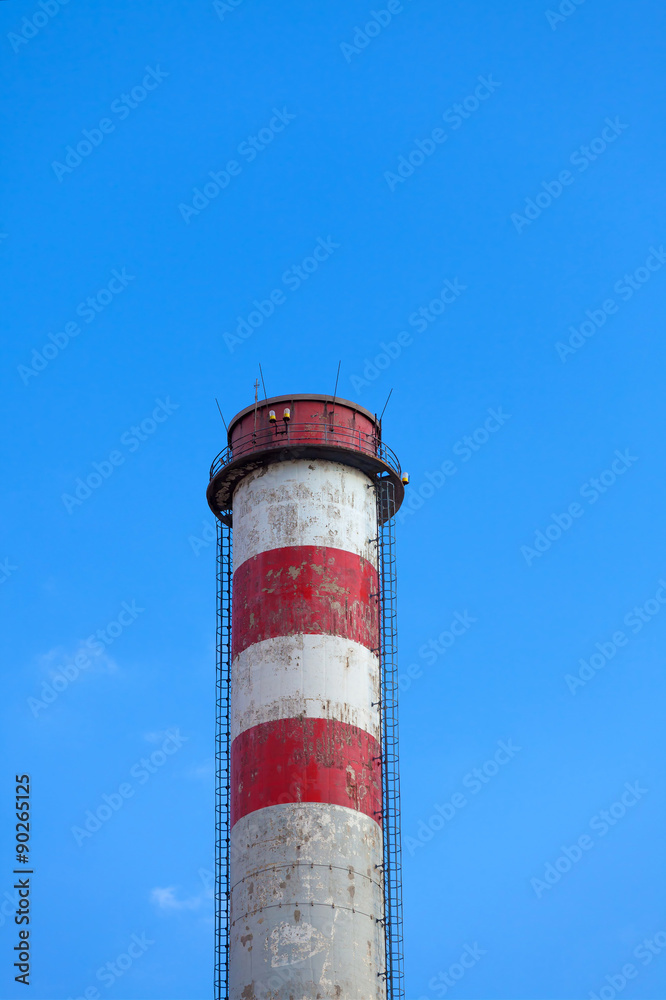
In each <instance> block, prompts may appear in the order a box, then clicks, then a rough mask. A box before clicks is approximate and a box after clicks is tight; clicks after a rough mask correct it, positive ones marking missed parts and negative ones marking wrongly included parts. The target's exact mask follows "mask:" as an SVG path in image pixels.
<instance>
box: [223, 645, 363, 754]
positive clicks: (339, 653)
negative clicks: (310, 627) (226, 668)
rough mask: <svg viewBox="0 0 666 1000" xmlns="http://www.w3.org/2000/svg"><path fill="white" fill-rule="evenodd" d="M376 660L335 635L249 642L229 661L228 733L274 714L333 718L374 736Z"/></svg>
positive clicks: (237, 732)
mask: <svg viewBox="0 0 666 1000" xmlns="http://www.w3.org/2000/svg"><path fill="white" fill-rule="evenodd" d="M378 701H379V660H378V658H377V655H376V654H375V653H373V652H371V650H369V649H367V648H366V647H365V646H362V645H361V644H360V643H358V642H353V641H352V640H351V639H345V638H342V637H341V636H335V635H280V636H276V637H275V638H273V639H264V640H263V641H262V642H256V643H253V644H252V645H251V646H248V648H247V649H244V650H243V651H242V652H241V653H239V654H238V656H237V657H236V658H235V660H234V662H233V664H232V667H231V739H232V740H233V739H235V738H236V736H238V734H239V733H242V732H244V731H245V730H246V729H249V728H250V727H251V726H258V725H259V724H260V723H262V722H272V721H274V720H276V719H293V718H296V717H299V716H300V717H305V718H309V719H334V720H336V721H338V722H347V723H349V724H350V725H352V726H358V727H359V728H360V729H363V730H365V731H366V732H368V733H370V735H371V736H374V737H375V739H376V740H379V707H378V705H377V702H378Z"/></svg>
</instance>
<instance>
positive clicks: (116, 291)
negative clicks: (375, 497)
mask: <svg viewBox="0 0 666 1000" xmlns="http://www.w3.org/2000/svg"><path fill="white" fill-rule="evenodd" d="M44 2H45V6H46V8H48V11H50V12H51V13H48V12H47V13H45V12H44V7H39V6H38V4H37V3H36V2H32V0H30V2H25V0H8V2H6V3H3V5H2V8H1V9H0V46H1V47H2V56H3V57H2V66H3V70H2V72H3V94H4V97H3V99H2V101H3V105H4V123H5V124H4V130H3V131H4V137H5V157H4V169H3V178H4V181H3V194H4V197H3V202H2V208H1V209H0V234H1V236H0V258H1V266H2V274H3V279H4V281H3V285H4V291H3V296H2V300H3V308H2V315H1V323H2V332H3V338H2V341H3V348H2V349H3V362H2V366H1V369H0V372H1V375H0V377H1V379H2V392H1V399H2V407H3V410H4V417H5V424H4V426H5V433H4V435H3V452H4V484H5V489H4V491H3V492H4V506H5V510H4V516H3V531H2V548H1V551H0V560H4V562H3V563H2V573H1V574H0V577H1V579H2V583H1V584H0V600H1V601H2V604H3V606H4V607H3V612H4V615H5V622H6V624H5V626H4V628H3V636H4V639H5V646H6V652H5V684H4V691H5V696H4V699H3V710H2V721H3V725H2V729H3V740H4V743H5V748H4V757H3V759H4V761H5V765H4V771H3V774H4V779H3V780H4V795H3V796H2V802H3V805H2V815H3V817H4V818H5V820H6V822H5V823H3V827H4V828H5V829H7V828H8V826H10V825H11V824H12V822H13V820H12V796H13V794H14V793H13V783H14V774H15V773H17V774H20V773H24V772H29V773H30V775H31V778H32V801H33V829H32V845H33V851H32V857H33V859H34V866H35V875H34V876H33V878H34V887H33V923H32V924H31V928H32V937H31V944H32V948H33V953H34V958H33V974H32V981H33V986H32V992H31V996H33V997H36V998H43V1000H51V998H66V997H72V998H73V997H82V996H85V991H86V990H87V989H88V990H89V991H90V990H92V988H93V987H94V988H96V989H97V991H98V994H99V996H101V997H109V998H119V1000H120V998H127V1000H130V998H137V1000H138V998H160V1000H162V998H163V1000H167V998H168V1000H178V998H181V1000H195V998H196V1000H198V998H204V997H209V996H211V995H212V985H211V984H212V934H213V919H212V914H213V910H212V900H211V893H210V883H209V873H210V871H211V868H212V863H213V736H214V701H213V698H214V686H213V685H214V639H215V631H214V629H215V589H214V588H215V567H214V546H213V545H212V544H211V543H210V525H211V523H212V516H211V515H210V513H209V511H208V508H207V506H206V502H205V487H206V483H207V475H208V468H209V465H210V462H211V460H212V459H213V457H214V456H215V454H216V453H217V452H218V451H219V450H220V449H221V448H222V446H223V444H224V436H223V428H222V424H221V421H220V418H219V415H218V413H217V409H216V406H215V401H214V400H215V397H218V399H219V400H220V404H221V406H222V409H223V412H224V414H225V417H226V418H227V419H229V417H230V416H231V415H232V414H233V413H235V412H236V411H237V410H239V409H241V408H242V407H243V406H245V405H247V404H248V403H249V402H251V401H252V398H253V383H254V380H255V378H256V377H257V374H258V365H259V362H261V364H262V367H263V371H264V375H265V379H266V387H267V390H268V393H269V394H279V393H290V392H308V391H313V392H332V391H333V386H334V382H335V372H336V367H337V364H338V360H340V359H342V369H341V375H340V385H339V390H338V391H339V393H340V394H341V395H343V396H346V397H348V398H351V399H355V400H357V401H358V402H360V403H361V404H362V405H364V406H366V407H368V408H369V409H371V410H380V409H381V408H382V406H383V405H384V401H385V399H386V397H387V395H388V392H389V390H390V389H391V388H393V395H392V398H391V401H390V403H389V406H388V409H387V411H386V415H385V419H384V430H385V437H386V440H387V442H388V444H390V445H391V447H392V448H393V449H394V450H395V451H396V452H397V454H398V455H399V457H400V460H401V462H402V465H403V467H404V468H406V469H408V470H409V472H410V474H411V480H412V482H411V485H410V487H409V493H408V496H409V497H410V498H411V499H410V500H409V504H410V506H409V508H406V512H405V514H404V516H403V517H402V518H401V520H400V524H399V526H398V544H399V571H400V579H399V594H400V639H401V642H400V656H401V674H402V687H403V695H402V702H401V753H402V790H403V835H404V838H405V857H404V896H405V946H406V972H407V1000H421V998H428V1000H435V998H438V997H441V996H446V997H447V998H449V997H450V998H454V1000H481V998H484V1000H563V998H567V1000H568V998H579V997H583V998H587V997H589V996H591V995H592V994H596V995H597V996H598V995H599V991H602V990H605V992H604V993H602V994H601V996H602V998H603V1000H612V995H615V994H616V993H617V994H618V995H619V994H620V993H621V995H622V998H623V1000H632V998H635V1000H654V998H656V997H658V996H662V995H663V994H664V989H665V987H666V948H665V949H664V950H663V952H661V953H660V949H661V947H662V946H663V945H664V944H666V934H664V932H666V914H665V913H664V909H663V898H664V874H665V872H664V859H663V846H662V845H663V829H664V821H665V819H666V816H665V813H666V808H665V805H666V800H665V795H664V779H663V772H664V768H663V735H662V734H663V699H664V672H663V663H664V653H663V649H664V637H665V635H666V605H664V604H663V603H661V602H660V596H661V598H662V599H666V589H661V588H662V584H661V583H660V580H662V579H666V557H665V556H664V543H665V542H666V531H665V527H664V523H665V522H664V516H663V488H664V476H663V469H664V458H665V449H666V445H665V443H664V433H663V424H664V402H663V400H664V392H663V366H664V354H665V351H664V336H663V333H664V331H663V302H664V289H665V287H666V266H665V263H666V251H665V250H664V247H665V246H666V242H664V241H666V219H665V218H664V206H663V200H662V199H661V198H660V197H659V196H660V195H661V191H662V187H663V178H662V169H661V162H660V161H662V160H663V152H664V148H663V147H664V135H665V134H666V133H665V130H664V121H663V101H662V100H661V99H660V96H659V95H660V94H661V93H662V91H663V83H664V79H663V38H664V28H665V24H664V22H665V20H666V16H665V14H664V10H663V6H662V5H660V4H657V3H656V2H654V0H645V2H643V3H641V4H635V5H627V4H625V3H619V2H618V0H607V2H606V3H604V4H603V5H601V4H599V3H595V2H594V0H588V2H584V3H579V4H575V3H573V2H571V3H568V2H567V0H564V2H563V3H562V4H561V7H562V10H563V11H564V13H558V10H559V8H558V6H557V4H556V3H553V4H552V5H551V7H550V8H548V6H547V4H546V0H544V3H537V2H527V0H516V2H514V3H512V4H508V5H507V4H502V5H499V4H495V5H492V4H484V3H481V2H479V0H467V2H465V3H463V2H460V0H458V2H449V3H446V4H440V3H436V2H434V0H421V2H418V0H413V2H412V0H405V2H404V3H403V4H402V5H401V4H397V3H395V2H393V3H391V4H390V5H387V4H385V3H382V4H381V5H376V6H375V7H374V8H373V7H372V5H366V4H363V3H359V2H357V0H339V2H338V3H336V4H335V5H333V4H331V5H312V4H307V3H305V2H293V0H289V2H286V3H282V4H269V3H268V2H267V0H236V3H235V4H231V3H229V4H225V3H218V4H217V7H216V6H215V5H214V4H213V3H210V2H202V3H198V4H187V3H182V2H181V3H175V2H173V0H160V2H159V3H157V2H155V0H145V2H143V3H141V4H136V3H130V2H129V0H116V2H115V3H113V4H109V3H92V2H91V0H73V2H70V3H68V4H66V5H64V6H57V9H54V4H57V0H44ZM315 6H317V7H318V8H319V9H316V10H315V9H313V8H314V7H315ZM324 7H325V9H321V8H324ZM387 8H388V9H387ZM373 9H374V10H375V11H376V12H377V13H376V15H373V14H372V13H371V11H372V10H373ZM549 9H550V11H551V14H550V15H549V14H548V11H549ZM389 14H390V19H389ZM555 15H557V16H555ZM24 19H26V20H24ZM366 26H368V30H367V32H366V30H365V29H366ZM456 105H457V106H458V108H456ZM84 130H85V131H84ZM86 132H87V136H86ZM252 137H256V138H255V139H253V138H252ZM68 147H70V149H69V150H68ZM77 147H78V151H77ZM211 175H213V176H211ZM215 177H216V178H217V179H214V178H215ZM322 245H325V246H326V247H327V250H326V251H320V253H319V256H320V257H325V259H323V260H322V261H320V262H318V266H317V268H316V270H314V269H313V268H312V265H311V264H310V263H306V264H305V265H303V262H304V261H306V259H307V258H309V257H311V255H312V253H313V250H314V249H315V248H316V247H321V246H322ZM308 271H309V273H308ZM447 282H448V284H447ZM271 296H273V298H272V299H271ZM257 303H258V304H257ZM271 305H272V306H273V308H272V310H271ZM262 310H263V313H264V314H265V315H261V312H262ZM251 314H256V315H252V317H251V318H250V319H248V317H250V316H251ZM259 320H261V322H259ZM248 322H249V323H250V324H253V325H250V326H246V325H244V324H247V323H248ZM239 331H240V332H239ZM466 439H467V440H466ZM618 453H619V454H618ZM91 474H92V477H93V478H92V483H94V484H95V485H94V487H88V489H89V495H86V488H85V487H84V488H81V486H80V485H79V486H78V490H79V495H78V496H77V495H76V490H77V481H78V480H83V481H85V480H86V478H88V477H90V476H91ZM594 480H596V483H597V485H595V484H594V482H593V481H594ZM572 505H573V506H572ZM634 609H639V610H638V611H635V610H634ZM456 616H458V617H456ZM453 622H457V623H458V624H457V627H456V630H457V631H458V632H460V633H461V634H460V635H458V636H456V637H455V641H454V642H452V641H451V637H450V635H449V626H450V625H451V624H452V623H453ZM461 622H464V626H463V624H461ZM100 630H101V632H102V633H103V635H102V637H100V636H99V635H98V634H97V633H98V631H100ZM618 633H620V634H618ZM91 637H92V638H91ZM88 640H89V641H88ZM599 647H600V648H599ZM77 655H78V656H79V661H78V662H79V666H78V667H77V666H76V657H77ZM591 657H593V658H594V659H593V662H592V663H590V658H591ZM581 660H583V661H585V662H584V664H581ZM72 664H74V666H72ZM63 670H69V674H70V676H71V679H70V680H68V679H67V677H66V675H65V674H63V673H62V671H63ZM77 671H78V674H77ZM581 671H582V673H581ZM54 682H55V684H56V685H57V686H58V687H59V688H60V690H59V691H55V689H54V688H53V686H52V685H53V683H54ZM45 685H46V687H45ZM49 691H51V692H52V693H53V694H55V695H56V697H55V698H51V701H50V702H49V703H47V702H46V701H44V700H43V699H44V692H46V696H47V697H51V696H50V695H49V693H48V692H49ZM30 699H33V700H32V701H31V700H30ZM500 742H502V743H503V744H504V749H503V748H502V747H501V746H500V745H499V744H500ZM507 748H508V749H507ZM496 755H497V756H496ZM142 761H143V763H142ZM146 761H147V764H146ZM475 769H477V770H478V771H480V774H481V776H482V777H481V776H479V775H478V774H477V775H475ZM627 786H629V788H628V787H627ZM630 788H632V789H633V791H630ZM119 789H120V790H119ZM123 789H124V791H123ZM104 796H106V797H107V798H106V799H105V798H104ZM623 796H624V803H623V799H622V797H623ZM104 805H106V809H102V815H104V816H106V815H107V813H108V814H109V815H108V818H107V819H106V820H105V821H104V822H103V823H101V824H100V828H99V829H98V830H96V831H94V833H93V834H92V835H91V836H89V837H85V836H84V837H82V836H81V834H80V833H77V832H76V830H77V829H78V830H81V829H82V824H83V823H84V822H85V819H86V814H87V812H88V811H89V810H90V811H92V812H94V811H96V810H98V809H99V808H100V807H101V806H104ZM604 810H605V811H607V813H608V815H609V816H610V819H611V820H612V823H611V822H610V820H609V821H607V820H604V819H603V814H602V811H604ZM609 810H610V812H609ZM581 838H582V840H581ZM581 845H582V846H581ZM12 856H13V855H12V843H11V838H8V839H6V843H5V846H4V848H3V850H2V857H3V858H4V868H3V871H4V874H3V876H2V878H3V881H4V883H5V884H4V885H3V886H1V887H0V892H1V893H8V896H5V895H3V896H2V900H3V903H5V902H6V903H7V904H8V905H7V906H5V907H4V908H2V907H0V910H1V912H2V914H3V921H2V926H0V938H1V940H2V942H3V944H2V954H3V956H4V958H3V962H2V976H3V985H2V989H1V990H0V993H1V994H2V995H3V996H7V997H10V998H11V997H14V996H17V997H18V996H21V995H23V994H22V991H23V989H24V988H23V986H21V985H20V984H15V983H14V982H13V976H12V970H11V961H12V960H11V959H10V958H9V956H10V954H12V948H13V946H14V944H15V941H16V939H15V930H16V929H15V927H14V925H13V924H12V923H11V920H10V919H9V918H8V917H7V915H6V914H7V911H8V910H11V904H12V899H13V896H12V889H11V886H12V876H11V858H12ZM548 866H552V867H548ZM556 866H557V867H556ZM548 873H550V874H549V878H550V880H551V881H550V883H548V882H547V880H546V876H547V875H548ZM644 941H650V942H652V945H651V946H648V945H644V944H643V942H644ZM655 941H656V942H657V943H656V944H655V943H654V942H655ZM659 942H661V944H659ZM650 947H652V950H650ZM128 948H131V951H128ZM466 948H467V949H469V950H468V951H467V952H466V954H467V955H470V954H472V953H474V955H475V956H476V957H475V958H474V960H473V962H472V960H468V962H467V964H468V965H471V967H470V968H469V969H467V970H466V971H465V972H464V975H463V976H462V978H458V979H456V976H458V972H459V968H462V967H461V966H459V965H458V964H457V963H458V959H459V958H460V956H461V955H462V954H463V953H465V949H466ZM126 955H130V956H133V957H131V964H129V965H128V964H127V959H126V958H122V959H121V960H120V964H119V965H118V964H116V960H117V959H118V956H126ZM108 963H110V964H111V966H112V967H113V968H114V969H115V970H116V972H111V971H109V965H108ZM121 966H125V968H124V969H123V968H121ZM623 967H631V969H632V970H633V971H632V972H629V969H625V973H623V972H622V970H623ZM98 970H101V972H100V975H99V976H98ZM116 973H119V974H116ZM447 979H448V983H447ZM613 984H615V985H613ZM88 995H89V996H94V995H95V994H94V993H91V992H89V994H88Z"/></svg>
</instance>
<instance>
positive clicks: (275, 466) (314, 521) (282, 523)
mask: <svg viewBox="0 0 666 1000" xmlns="http://www.w3.org/2000/svg"><path fill="white" fill-rule="evenodd" d="M233 516H234V569H236V568H237V567H238V566H240V565H242V564H243V563H244V562H245V560H246V559H250V558H251V557H252V556H256V555H257V554H258V553H259V552H265V551H266V550H267V549H279V548H282V547H283V546H286V545H322V546H330V547H332V548H337V549H345V550H346V551H347V552H354V553H356V554H357V555H360V556H363V558H364V559H367V560H368V561H369V562H371V563H372V565H373V566H376V565H377V546H376V544H374V542H373V541H372V539H374V538H376V536H377V513H376V508H375V491H374V489H373V488H372V481H371V479H370V478H369V477H368V476H366V475H365V473H364V472H361V471H360V470H359V469H354V468H351V467H350V466H347V465H341V464H340V463H339V462H328V461H323V460H321V459H313V460H312V461H305V460H303V459H297V460H295V461H289V462H273V463H271V464H270V465H267V466H265V467H264V468H262V469H259V470H257V471H256V472H251V473H249V475H247V476H246V477H245V478H244V479H243V480H241V482H240V483H239V485H238V487H237V488H236V491H235V493H234V498H233Z"/></svg>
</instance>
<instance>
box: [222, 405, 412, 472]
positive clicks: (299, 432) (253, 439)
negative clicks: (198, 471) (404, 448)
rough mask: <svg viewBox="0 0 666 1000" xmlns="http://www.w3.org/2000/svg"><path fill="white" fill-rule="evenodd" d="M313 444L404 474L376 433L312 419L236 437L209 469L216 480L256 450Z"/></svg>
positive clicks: (283, 423)
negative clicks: (357, 454) (367, 457)
mask: <svg viewBox="0 0 666 1000" xmlns="http://www.w3.org/2000/svg"><path fill="white" fill-rule="evenodd" d="M314 444H323V445H329V446H332V445H334V446H337V447H338V448H344V449H346V450H347V451H360V452H361V453H362V454H365V455H371V456H372V457H373V458H378V459H380V460H381V461H382V462H384V463H385V464H386V465H388V466H389V468H390V469H392V470H393V472H395V473H396V475H397V476H400V475H401V469H400V463H399V461H398V459H397V456H396V455H395V453H394V452H393V451H392V450H391V449H390V448H389V447H388V446H387V445H385V444H384V442H383V441H380V440H379V439H378V437H377V435H376V434H369V433H367V432H366V431H360V430H352V428H350V427H340V426H339V425H335V424H334V425H331V424H329V423H327V422H325V421H313V420H311V421H308V423H304V424H292V423H286V422H284V421H279V422H278V423H276V424H274V425H272V426H271V427H262V428H260V429H259V430H257V431H255V432H252V433H249V434H244V435H243V436H242V437H240V438H237V439H236V440H235V441H234V444H233V447H232V446H228V447H227V448H224V449H223V450H222V451H221V452H220V453H219V455H217V456H216V458H215V460H214V461H213V464H212V465H211V467H210V478H211V479H213V477H214V476H216V475H217V473H218V472H220V471H221V470H222V469H224V468H225V466H227V465H229V464H230V463H231V462H233V461H234V460H235V459H237V458H242V457H243V456H244V455H251V454H252V453H253V452H255V451H266V450H272V449H275V450H276V451H280V450H282V449H285V450H289V451H291V450H292V449H294V448H297V447H298V446H299V445H314Z"/></svg>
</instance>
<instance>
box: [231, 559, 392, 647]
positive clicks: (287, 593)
mask: <svg viewBox="0 0 666 1000" xmlns="http://www.w3.org/2000/svg"><path fill="white" fill-rule="evenodd" d="M378 589H379V588H378V583H377V570H376V569H375V568H374V566H373V565H372V564H371V563H369V562H368V561H367V560H366V559H363V557H362V556H359V555H356V554H355V553H353V552H346V551H345V550H344V549H333V548H324V547H320V546H316V545H290V546H287V547H285V548H281V549H269V550H268V551H267V552H260V553H259V554H258V555H256V556H253V557H252V558H251V559H247V560H246V561H245V562H244V563H243V564H242V565H241V566H239V567H238V569H237V570H236V572H235V573H234V589H233V628H232V635H233V652H232V655H233V656H236V654H237V653H240V652H241V651H242V650H243V649H246V648H247V647H248V646H251V645H252V643H253V642H261V641H262V639H272V638H274V637H275V636H278V635H297V634H299V633H301V634H310V635H312V634H324V635H340V636H343V637H344V638H345V639H353V640H355V641H356V642H360V643H361V644H362V645H363V646H367V647H368V648H369V649H376V648H377V646H378V645H379V641H378V633H377V628H378V608H377V597H376V595H377V591H378Z"/></svg>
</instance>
